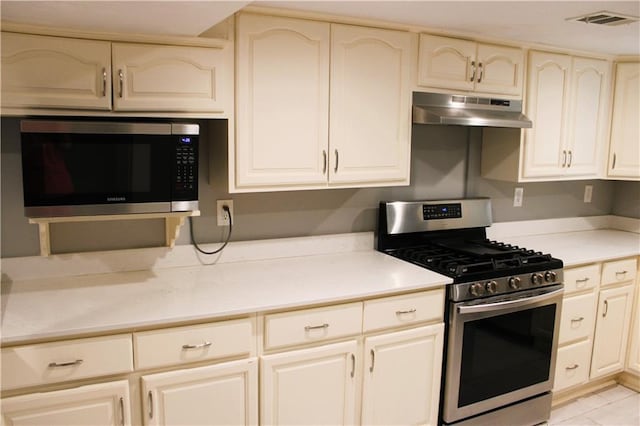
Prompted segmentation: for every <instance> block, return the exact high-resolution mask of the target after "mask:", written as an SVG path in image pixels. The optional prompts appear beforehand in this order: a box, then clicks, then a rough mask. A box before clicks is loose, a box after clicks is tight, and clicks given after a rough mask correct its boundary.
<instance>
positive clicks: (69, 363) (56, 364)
mask: <svg viewBox="0 0 640 426" xmlns="http://www.w3.org/2000/svg"><path fill="white" fill-rule="evenodd" d="M83 362H84V361H83V360H81V359H76V360H75V361H67V362H50V363H49V368H58V367H70V366H72V365H80V364H82V363H83Z"/></svg>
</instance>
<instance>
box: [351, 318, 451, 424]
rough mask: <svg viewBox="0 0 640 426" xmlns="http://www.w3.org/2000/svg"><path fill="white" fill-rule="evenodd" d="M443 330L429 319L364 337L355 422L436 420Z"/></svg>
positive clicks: (434, 422)
mask: <svg viewBox="0 0 640 426" xmlns="http://www.w3.org/2000/svg"><path fill="white" fill-rule="evenodd" d="M443 336H444V324H434V325H429V326H424V327H418V328H413V329H409V330H404V331H398V332H394V333H388V334H382V335H379V336H372V337H367V338H366V339H365V343H364V359H365V360H366V361H365V365H364V370H363V371H364V372H363V391H362V419H361V424H363V425H392V424H397V425H400V424H406V425H408V424H419V425H436V424H437V421H438V403H439V399H440V373H441V365H442V347H443Z"/></svg>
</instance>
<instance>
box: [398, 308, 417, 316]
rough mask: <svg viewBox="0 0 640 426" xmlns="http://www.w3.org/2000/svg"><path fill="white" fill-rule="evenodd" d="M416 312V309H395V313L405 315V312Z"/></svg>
mask: <svg viewBox="0 0 640 426" xmlns="http://www.w3.org/2000/svg"><path fill="white" fill-rule="evenodd" d="M415 312H416V309H415V308H414V309H409V310H407V311H396V315H405V314H413V313H415Z"/></svg>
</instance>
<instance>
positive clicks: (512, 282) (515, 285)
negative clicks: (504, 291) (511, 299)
mask: <svg viewBox="0 0 640 426" xmlns="http://www.w3.org/2000/svg"><path fill="white" fill-rule="evenodd" d="M509 287H510V288H512V289H513V290H517V289H519V288H520V277H511V278H509Z"/></svg>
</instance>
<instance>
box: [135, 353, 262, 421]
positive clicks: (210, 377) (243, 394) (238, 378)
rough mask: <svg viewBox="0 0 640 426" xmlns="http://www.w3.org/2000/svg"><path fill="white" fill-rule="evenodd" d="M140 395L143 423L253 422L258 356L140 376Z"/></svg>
mask: <svg viewBox="0 0 640 426" xmlns="http://www.w3.org/2000/svg"><path fill="white" fill-rule="evenodd" d="M142 394H143V417H144V419H145V424H146V425H157V426H159V425H162V426H169V425H175V426H181V425H204V424H206V425H255V424H258V363H257V359H255V358H251V359H247V360H242V361H233V362H227V363H223V364H217V365H210V366H206V367H198V368H192V369H188V370H179V371H170V372H167V373H159V374H152V375H148V376H143V377H142Z"/></svg>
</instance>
